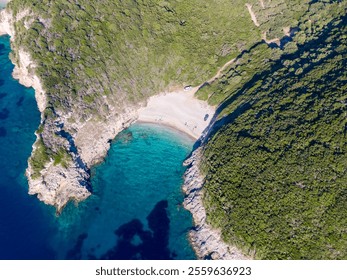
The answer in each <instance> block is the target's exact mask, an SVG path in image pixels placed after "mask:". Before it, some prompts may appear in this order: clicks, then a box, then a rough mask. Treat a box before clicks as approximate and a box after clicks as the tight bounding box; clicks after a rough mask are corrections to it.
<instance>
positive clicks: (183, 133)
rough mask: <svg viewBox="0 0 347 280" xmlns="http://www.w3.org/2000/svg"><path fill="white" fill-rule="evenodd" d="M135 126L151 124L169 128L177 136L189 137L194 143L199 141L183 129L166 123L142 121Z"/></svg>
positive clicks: (136, 122)
mask: <svg viewBox="0 0 347 280" xmlns="http://www.w3.org/2000/svg"><path fill="white" fill-rule="evenodd" d="M134 124H151V125H155V126H158V127H161V126H162V127H164V128H168V129H170V130H173V131H175V132H176V133H177V134H180V135H183V136H185V137H188V138H189V139H190V140H192V141H193V142H194V141H197V140H198V138H195V137H194V136H193V135H190V134H188V133H187V132H185V131H182V130H181V129H179V128H177V127H175V126H173V125H170V124H166V123H165V124H164V123H158V122H151V121H140V120H137V121H135V122H134Z"/></svg>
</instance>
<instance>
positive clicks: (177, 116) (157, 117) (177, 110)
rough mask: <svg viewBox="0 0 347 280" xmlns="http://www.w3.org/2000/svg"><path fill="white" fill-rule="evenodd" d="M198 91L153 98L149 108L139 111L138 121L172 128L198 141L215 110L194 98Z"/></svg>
mask: <svg viewBox="0 0 347 280" xmlns="http://www.w3.org/2000/svg"><path fill="white" fill-rule="evenodd" d="M197 90H198V87H195V88H190V89H189V90H184V89H182V90H178V91H175V92H170V93H162V94H159V95H156V96H153V97H151V98H150V99H149V101H148V104H147V106H146V107H144V108H141V109H140V110H139V118H138V121H140V122H151V123H158V124H162V125H167V126H171V127H173V128H176V129H178V130H180V131H182V132H185V133H187V134H188V135H190V136H191V137H193V138H195V139H198V138H199V137H200V136H201V134H202V133H203V131H204V130H205V129H206V127H207V126H208V124H209V123H210V121H211V118H212V117H213V115H214V112H215V109H214V107H212V106H209V105H208V104H207V103H206V102H204V101H200V100H198V99H196V98H195V97H194V94H195V92H196V91H197Z"/></svg>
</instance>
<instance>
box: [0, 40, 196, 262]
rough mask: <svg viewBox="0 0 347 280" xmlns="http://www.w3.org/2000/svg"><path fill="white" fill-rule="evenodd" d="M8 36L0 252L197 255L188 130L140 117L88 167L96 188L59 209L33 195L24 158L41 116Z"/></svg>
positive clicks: (29, 255)
mask: <svg viewBox="0 0 347 280" xmlns="http://www.w3.org/2000/svg"><path fill="white" fill-rule="evenodd" d="M10 51H11V49H10V38H9V37H8V36H1V37H0V259H2V260H18V259H21V260H46V259H48V260H54V259H115V260H119V259H125V260H133V259H147V260H151V259H165V260H168V259H180V260H186V259H196V256H195V254H194V252H193V250H192V248H191V245H190V243H189V240H188V232H189V230H190V229H191V228H192V226H193V222H192V217H191V214H190V213H189V212H188V211H186V210H185V209H184V208H183V207H182V202H183V198H184V195H183V193H182V191H181V185H182V182H183V178H182V177H183V173H184V171H185V168H184V167H183V165H182V163H183V161H184V159H185V158H186V157H187V156H188V154H189V153H190V151H191V149H192V147H193V144H194V143H193V141H192V139H190V138H189V137H188V136H186V135H185V134H181V133H180V132H178V131H175V130H173V129H171V128H167V127H164V126H158V125H154V124H135V125H132V126H131V127H130V128H129V129H127V130H125V131H123V132H121V133H120V134H119V135H118V136H117V137H116V138H115V139H114V141H113V143H112V145H111V149H110V151H109V153H108V155H107V157H106V158H105V160H104V162H102V163H101V164H99V165H98V166H95V167H93V168H92V170H91V182H92V189H93V194H92V195H91V196H90V197H89V198H88V199H87V200H86V201H84V202H82V203H80V204H79V205H75V204H74V203H69V204H68V205H67V207H66V208H65V209H64V210H63V212H62V214H61V215H60V216H57V215H56V213H55V209H54V208H53V207H51V206H47V205H45V204H44V203H42V202H40V201H39V200H38V199H37V198H36V197H35V196H30V195H28V182H27V179H26V177H25V175H24V174H25V169H26V168H27V159H28V157H29V156H30V153H31V149H32V144H33V143H34V141H35V135H34V131H35V130H36V129H37V127H38V125H39V123H40V113H39V111H38V109H37V105H36V101H35V97H34V91H33V89H31V88H25V87H23V86H22V85H20V84H19V83H18V82H17V81H16V80H14V79H13V78H12V76H11V73H12V70H13V65H12V63H11V61H10V60H9V53H10Z"/></svg>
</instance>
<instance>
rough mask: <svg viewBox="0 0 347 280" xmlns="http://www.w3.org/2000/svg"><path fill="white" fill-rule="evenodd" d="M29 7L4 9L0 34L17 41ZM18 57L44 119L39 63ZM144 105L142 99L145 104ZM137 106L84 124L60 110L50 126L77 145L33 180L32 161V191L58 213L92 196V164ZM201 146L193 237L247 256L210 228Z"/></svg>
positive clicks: (206, 246)
mask: <svg viewBox="0 0 347 280" xmlns="http://www.w3.org/2000/svg"><path fill="white" fill-rule="evenodd" d="M27 14H28V12H26V11H23V12H21V13H19V14H18V15H17V17H16V18H13V17H12V15H11V14H10V13H9V12H8V11H7V10H2V11H1V13H0V35H5V34H7V35H10V36H11V41H12V42H14V39H15V32H14V28H13V25H14V22H16V21H18V20H20V19H22V18H23V17H24V16H26V15H27ZM15 53H16V58H17V61H13V63H14V64H15V68H14V71H13V77H14V78H15V79H18V80H19V82H20V83H21V84H23V85H24V86H26V87H32V88H34V90H35V98H36V100H37V104H38V108H39V110H40V112H41V120H43V117H44V114H43V112H44V110H45V108H46V105H47V100H46V94H45V91H44V89H43V87H42V84H41V82H40V79H39V78H38V76H36V75H35V67H36V65H35V63H34V62H33V61H32V59H31V57H30V55H29V54H28V53H27V52H26V51H25V50H23V49H21V48H18V49H16V50H15ZM142 105H143V104H142ZM140 107H141V106H140V105H139V106H138V107H135V106H133V107H132V108H128V109H126V110H124V111H123V113H122V114H119V112H118V111H117V109H116V108H113V107H112V106H110V113H109V115H108V116H107V118H106V119H105V120H103V121H95V120H92V119H89V120H86V121H85V122H83V123H80V122H69V117H71V116H65V115H60V116H58V118H57V119H56V120H55V124H52V127H53V126H54V127H53V128H52V131H54V132H58V133H59V132H62V131H63V128H64V131H65V130H67V131H69V132H72V133H71V135H69V136H70V137H71V139H68V138H65V139H60V141H62V142H63V145H64V146H65V147H66V148H67V150H70V151H71V146H72V145H73V146H74V147H75V148H76V151H75V152H74V153H70V154H71V156H72V159H73V160H72V162H70V163H69V165H68V166H67V168H64V167H62V166H60V165H54V163H53V161H52V160H51V161H50V162H48V163H47V164H46V166H45V168H44V170H42V171H41V172H40V173H41V174H40V177H39V178H36V179H33V177H32V174H33V170H32V166H31V164H30V160H29V161H28V169H27V171H26V176H27V177H28V183H29V194H31V195H37V197H38V199H40V200H41V201H43V202H44V203H46V204H48V205H52V206H54V207H55V208H56V210H57V213H60V212H61V211H62V209H63V208H64V206H65V205H66V204H67V203H68V202H69V201H74V202H75V203H78V202H80V201H83V200H85V199H86V198H87V197H88V196H90V195H91V192H90V191H89V189H88V186H87V184H88V182H89V178H90V174H89V170H90V167H91V166H93V165H95V164H96V163H98V162H100V161H101V160H103V158H104V157H105V155H106V154H107V151H108V150H109V148H110V140H112V139H113V138H114V137H115V136H116V135H117V134H118V133H119V132H120V131H122V130H123V129H125V128H127V127H128V126H130V125H131V124H132V123H134V122H135V121H136V120H137V119H138V109H139V108H140ZM36 137H37V140H36V142H35V143H34V145H33V152H32V155H33V153H34V152H35V149H37V146H38V144H39V141H40V135H39V134H37V133H36ZM200 156H201V148H200V149H198V150H196V151H195V152H194V153H193V155H192V157H191V158H190V159H189V160H187V161H186V162H185V164H186V165H189V167H188V169H187V171H186V173H185V175H184V177H185V179H184V185H183V190H184V191H185V192H186V194H187V196H186V198H185V201H184V206H185V208H186V209H187V210H189V211H190V212H191V213H192V215H193V218H194V224H195V228H194V230H192V231H191V232H190V241H191V243H192V245H193V248H194V250H195V251H196V254H197V256H198V257H199V258H200V259H206V258H211V259H247V257H246V256H244V255H243V254H242V253H241V252H240V251H239V250H238V249H237V248H234V247H231V246H229V245H227V244H225V243H224V242H223V241H222V239H221V236H220V233H219V232H218V231H216V230H214V229H212V228H211V227H210V226H209V225H208V224H207V223H206V212H205V208H204V207H203V204H202V186H203V182H204V178H203V177H202V176H201V174H200V171H199V167H198V165H199V158H200Z"/></svg>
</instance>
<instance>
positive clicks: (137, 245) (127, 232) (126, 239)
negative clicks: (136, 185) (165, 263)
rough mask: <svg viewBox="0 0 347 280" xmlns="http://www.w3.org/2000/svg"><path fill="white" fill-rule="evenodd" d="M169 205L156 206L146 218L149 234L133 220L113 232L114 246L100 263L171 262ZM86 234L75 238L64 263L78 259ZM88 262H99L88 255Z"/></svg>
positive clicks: (173, 255) (140, 223)
mask: <svg viewBox="0 0 347 280" xmlns="http://www.w3.org/2000/svg"><path fill="white" fill-rule="evenodd" d="M167 208H168V201H167V200H162V201H160V202H158V203H157V204H156V205H155V207H154V208H153V210H152V211H151V212H150V213H149V215H148V216H147V224H148V228H149V230H145V229H144V224H143V223H142V222H141V221H140V220H139V219H133V220H131V221H130V222H128V223H125V224H123V225H121V226H120V227H119V228H118V229H116V230H115V232H114V233H115V235H116V237H117V242H116V245H115V246H114V247H113V248H110V249H109V250H108V251H107V252H106V253H105V254H103V255H102V256H101V257H100V259H102V260H172V259H174V257H175V256H176V254H175V252H172V251H170V249H169V232H170V219H169V217H168V213H167ZM87 237H88V236H87V234H82V235H80V236H79V237H78V239H77V242H76V245H75V246H74V247H73V249H72V250H70V251H69V252H68V254H67V256H66V258H67V259H81V258H82V247H83V242H84V241H85V240H86V239H87ZM88 259H93V260H95V259H98V258H97V257H96V256H95V255H93V254H89V255H88Z"/></svg>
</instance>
